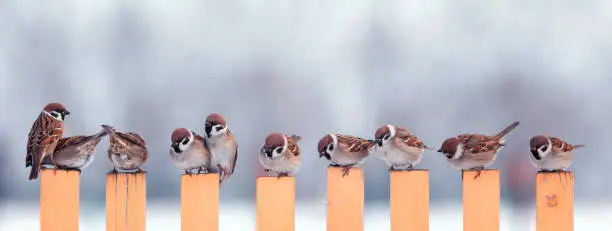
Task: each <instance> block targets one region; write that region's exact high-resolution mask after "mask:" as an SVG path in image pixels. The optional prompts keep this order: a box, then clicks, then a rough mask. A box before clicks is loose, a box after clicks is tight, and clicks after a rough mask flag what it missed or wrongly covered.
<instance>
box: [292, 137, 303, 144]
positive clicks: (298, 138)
mask: <svg viewBox="0 0 612 231" xmlns="http://www.w3.org/2000/svg"><path fill="white" fill-rule="evenodd" d="M290 138H291V139H292V140H293V141H295V142H296V143H297V142H300V140H302V137H301V136H298V135H291V137H290Z"/></svg>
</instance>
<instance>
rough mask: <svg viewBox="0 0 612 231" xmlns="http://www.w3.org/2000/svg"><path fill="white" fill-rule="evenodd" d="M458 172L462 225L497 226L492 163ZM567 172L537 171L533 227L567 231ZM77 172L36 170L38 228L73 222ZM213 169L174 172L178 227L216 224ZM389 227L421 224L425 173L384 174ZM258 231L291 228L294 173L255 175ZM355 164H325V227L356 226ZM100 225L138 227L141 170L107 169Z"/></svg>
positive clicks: (359, 206) (359, 193)
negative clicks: (38, 180)
mask: <svg viewBox="0 0 612 231" xmlns="http://www.w3.org/2000/svg"><path fill="white" fill-rule="evenodd" d="M474 176H476V171H464V172H463V230H465V231H498V230H499V224H500V187H499V186H500V183H499V182H500V173H499V171H498V170H485V171H482V173H481V175H480V177H478V178H476V179H474ZM573 176H574V175H573V173H571V172H570V173H538V174H537V180H536V192H535V196H536V230H537V231H571V230H573V228H574V177H573ZM79 177H80V174H79V173H78V172H76V171H62V170H57V171H53V170H44V171H43V173H42V176H41V188H40V190H41V192H40V226H41V227H40V230H41V231H60V230H61V231H77V230H79ZM218 182H219V178H218V175H217V174H197V175H182V176H181V230H182V231H195V230H211V231H215V230H218V229H219V184H218ZM390 182H391V183H390V187H391V188H390V209H391V230H392V231H400V230H406V231H426V230H429V222H430V220H429V173H428V171H427V170H414V171H393V172H391V181H390ZM256 187H257V193H256V194H257V195H256V201H257V221H256V230H259V231H291V230H295V178H293V177H283V178H276V177H259V178H257V186H256ZM363 207H364V182H363V172H362V170H361V169H359V168H355V169H352V170H351V172H350V174H349V175H348V176H346V177H342V169H341V168H335V167H329V168H328V169H327V230H328V231H362V230H363V228H364V226H363V225H364V224H363ZM106 230H107V231H145V230H146V174H145V173H119V174H108V175H107V178H106Z"/></svg>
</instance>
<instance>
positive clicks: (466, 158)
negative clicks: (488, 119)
mask: <svg viewBox="0 0 612 231" xmlns="http://www.w3.org/2000/svg"><path fill="white" fill-rule="evenodd" d="M518 125H519V121H516V122H514V123H512V124H510V125H509V126H508V127H506V128H505V129H504V130H502V131H501V132H499V133H498V134H496V135H493V136H487V135H481V134H461V135H458V136H456V137H452V138H448V139H446V140H445V141H444V142H443V143H442V146H441V148H440V149H439V150H438V152H441V153H443V154H444V155H445V156H446V159H447V161H448V162H449V163H450V165H451V166H453V167H455V168H457V169H461V170H478V174H476V177H478V176H480V172H481V171H482V170H483V169H485V167H486V166H487V165H489V164H491V163H492V162H493V160H495V157H496V156H497V153H499V151H501V149H502V148H503V146H504V145H505V137H506V135H508V133H510V131H512V130H513V129H515V128H516V127H517V126H518Z"/></svg>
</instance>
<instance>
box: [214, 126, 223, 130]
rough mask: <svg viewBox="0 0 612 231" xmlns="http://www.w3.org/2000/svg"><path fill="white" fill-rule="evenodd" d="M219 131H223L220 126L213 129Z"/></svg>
mask: <svg viewBox="0 0 612 231" xmlns="http://www.w3.org/2000/svg"><path fill="white" fill-rule="evenodd" d="M221 129H223V128H222V127H221V126H219V127H217V128H215V131H221Z"/></svg>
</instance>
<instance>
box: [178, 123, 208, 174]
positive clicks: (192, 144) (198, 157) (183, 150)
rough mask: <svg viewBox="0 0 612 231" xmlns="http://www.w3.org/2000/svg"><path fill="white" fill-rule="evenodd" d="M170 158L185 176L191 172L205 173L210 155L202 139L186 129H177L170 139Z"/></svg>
mask: <svg viewBox="0 0 612 231" xmlns="http://www.w3.org/2000/svg"><path fill="white" fill-rule="evenodd" d="M170 139H171V141H172V144H171V145H170V158H171V159H172V162H173V163H174V165H175V166H176V167H177V168H179V169H180V170H184V171H185V174H189V173H191V171H192V170H196V169H197V170H198V173H206V172H207V170H208V167H209V165H210V159H211V154H210V150H209V149H208V147H207V146H206V142H205V141H204V137H202V136H200V135H198V134H196V133H195V132H193V131H189V130H187V129H186V128H177V129H175V130H174V132H172V136H171V137H170Z"/></svg>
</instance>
